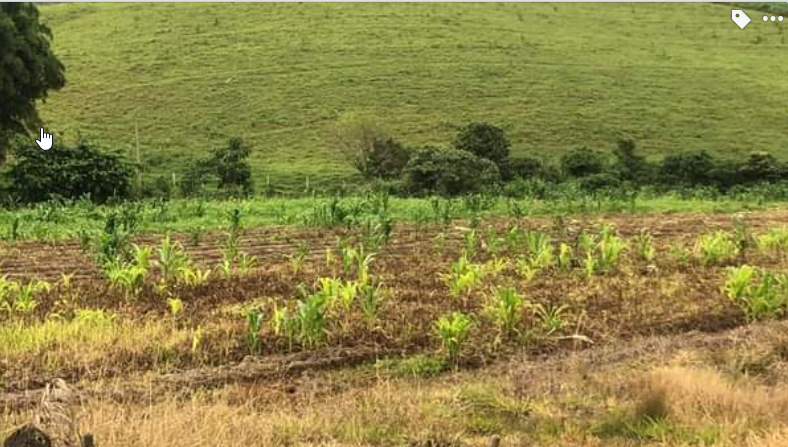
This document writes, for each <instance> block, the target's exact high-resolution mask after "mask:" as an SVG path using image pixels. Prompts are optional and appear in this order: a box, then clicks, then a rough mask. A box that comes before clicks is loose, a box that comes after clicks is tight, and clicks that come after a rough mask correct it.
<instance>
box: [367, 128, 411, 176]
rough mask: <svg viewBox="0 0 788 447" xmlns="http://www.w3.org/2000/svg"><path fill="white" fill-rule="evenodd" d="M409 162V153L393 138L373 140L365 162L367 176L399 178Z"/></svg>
mask: <svg viewBox="0 0 788 447" xmlns="http://www.w3.org/2000/svg"><path fill="white" fill-rule="evenodd" d="M408 160H410V151H408V150H407V149H405V147H404V146H403V145H402V144H400V143H399V142H398V141H397V140H395V139H393V138H390V137H389V138H385V139H375V140H374V141H373V143H372V151H371V152H370V153H369V154H368V159H367V162H366V169H367V173H366V174H367V176H370V177H375V178H381V179H395V178H399V176H400V174H402V170H403V169H405V166H406V165H407V164H408Z"/></svg>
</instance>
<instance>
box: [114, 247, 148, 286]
mask: <svg viewBox="0 0 788 447" xmlns="http://www.w3.org/2000/svg"><path fill="white" fill-rule="evenodd" d="M150 256H151V250H150V249H149V248H147V247H139V246H137V245H135V246H134V256H133V260H132V261H131V262H123V261H121V260H116V261H114V262H110V263H107V264H105V265H104V267H103V270H104V275H106V277H107V279H108V280H109V283H110V285H112V286H113V287H117V288H118V289H120V290H122V291H123V292H124V294H125V295H126V297H127V298H128V297H130V296H137V295H138V294H139V293H140V291H141V290H142V288H143V286H144V285H145V278H146V277H147V276H148V272H149V270H150Z"/></svg>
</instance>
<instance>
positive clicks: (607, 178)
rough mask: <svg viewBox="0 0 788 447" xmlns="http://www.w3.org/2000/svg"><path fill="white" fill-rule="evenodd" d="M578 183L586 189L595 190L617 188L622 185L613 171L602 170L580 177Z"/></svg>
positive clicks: (581, 187)
mask: <svg viewBox="0 0 788 447" xmlns="http://www.w3.org/2000/svg"><path fill="white" fill-rule="evenodd" d="M577 184H578V186H579V187H580V189H582V190H584V191H589V192H594V191H601V190H605V189H613V188H617V187H619V186H621V180H620V179H619V178H618V177H616V176H615V175H613V174H612V173H608V172H600V173H598V174H589V175H586V176H584V177H582V178H580V179H579V180H578V182H577Z"/></svg>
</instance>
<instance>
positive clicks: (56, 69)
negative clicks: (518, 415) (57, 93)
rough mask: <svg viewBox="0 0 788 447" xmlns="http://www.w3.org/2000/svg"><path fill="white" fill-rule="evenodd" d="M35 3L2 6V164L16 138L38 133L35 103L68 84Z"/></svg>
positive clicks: (0, 64)
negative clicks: (17, 135) (10, 144)
mask: <svg viewBox="0 0 788 447" xmlns="http://www.w3.org/2000/svg"><path fill="white" fill-rule="evenodd" d="M51 39H52V33H51V31H50V30H49V28H48V27H47V26H46V25H43V24H41V23H40V22H39V19H38V8H36V5H35V4H33V3H0V163H2V162H3V160H4V159H5V154H6V153H7V149H8V143H9V141H10V139H11V138H12V137H13V135H14V134H19V133H27V132H30V131H34V132H38V126H39V125H40V120H39V118H38V112H37V111H36V101H38V100H43V99H45V98H46V97H47V93H48V92H49V91H50V90H53V89H59V88H60V87H63V85H64V84H65V82H66V80H65V77H64V75H63V71H64V68H63V64H61V63H60V61H59V60H58V59H57V57H56V56H55V55H54V54H53V53H52V49H51V47H50V40H51Z"/></svg>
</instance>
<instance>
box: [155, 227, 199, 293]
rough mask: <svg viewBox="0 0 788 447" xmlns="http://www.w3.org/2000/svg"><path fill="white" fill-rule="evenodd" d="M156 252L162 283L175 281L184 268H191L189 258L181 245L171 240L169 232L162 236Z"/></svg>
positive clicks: (181, 275)
mask: <svg viewBox="0 0 788 447" xmlns="http://www.w3.org/2000/svg"><path fill="white" fill-rule="evenodd" d="M156 253H157V257H158V259H157V260H158V263H157V264H158V267H159V273H160V274H161V278H162V281H164V283H167V284H172V283H175V282H177V281H178V280H180V279H181V278H182V277H183V272H184V270H187V269H189V268H191V260H189V256H188V255H187V254H186V251H185V250H184V249H183V246H182V245H181V243H180V242H178V241H173V240H172V239H171V238H170V235H169V234H168V235H166V236H164V239H162V241H161V246H160V247H159V249H158V250H157V251H156Z"/></svg>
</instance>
